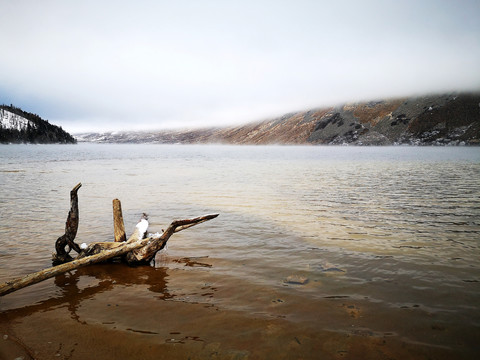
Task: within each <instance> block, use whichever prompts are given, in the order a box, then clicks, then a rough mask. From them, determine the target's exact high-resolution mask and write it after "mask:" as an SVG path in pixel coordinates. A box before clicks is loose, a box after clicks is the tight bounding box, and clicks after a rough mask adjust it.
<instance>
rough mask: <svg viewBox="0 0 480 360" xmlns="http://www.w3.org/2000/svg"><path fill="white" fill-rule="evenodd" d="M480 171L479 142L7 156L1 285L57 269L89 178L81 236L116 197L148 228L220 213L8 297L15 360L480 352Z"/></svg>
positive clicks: (97, 237)
mask: <svg viewBox="0 0 480 360" xmlns="http://www.w3.org/2000/svg"><path fill="white" fill-rule="evenodd" d="M479 175H480V148H412V147H387V148H373V147H372V148H349V147H280V146H278V147H274V146H272V147H261V146H259V147H235V146H160V145H156V146H150V145H87V144H80V145H76V146H55V145H52V146H24V145H19V146H17V145H9V146H2V147H0V185H1V187H0V201H1V203H0V281H2V282H3V281H6V280H8V279H10V278H12V277H16V276H19V275H24V274H27V273H29V272H33V271H37V270H39V269H42V268H45V267H48V266H50V259H51V253H52V252H53V250H54V242H55V240H56V238H57V237H58V236H59V235H61V234H62V233H63V230H64V226H65V219H66V215H67V213H68V208H69V191H70V189H71V188H72V187H73V186H74V185H75V184H76V183H78V182H82V183H83V187H82V188H81V189H80V191H79V202H80V227H79V232H78V234H77V242H79V243H80V242H87V243H88V242H92V241H107V240H111V239H112V236H113V235H112V234H113V225H112V210H111V206H112V205H111V201H112V199H114V198H119V199H120V200H121V201H122V208H123V211H124V219H125V223H126V228H127V229H131V230H133V228H134V226H135V224H136V222H137V221H138V219H139V217H140V215H141V214H142V213H143V212H146V213H148V214H149V216H150V229H149V231H151V232H156V231H159V230H160V229H162V228H165V227H166V226H167V225H168V224H169V223H170V222H171V220H173V219H179V218H190V217H194V216H198V215H203V214H207V213H219V214H220V216H219V217H218V218H217V219H214V220H212V221H209V222H207V223H205V224H201V225H199V226H197V227H194V228H192V229H188V230H185V231H182V232H181V233H178V234H175V235H174V236H173V237H172V238H171V239H170V241H169V246H168V249H167V250H166V251H162V252H161V253H159V254H157V258H156V263H155V266H154V267H148V266H147V267H136V268H130V267H127V266H124V265H122V264H107V265H96V266H90V267H87V268H84V269H80V270H77V271H74V272H71V273H68V274H65V275H62V276H58V277H56V278H55V279H50V280H46V281H44V282H43V283H40V284H37V285H34V286H31V287H29V288H26V289H23V290H20V291H18V292H16V293H12V294H9V295H6V296H4V297H2V298H0V311H1V313H0V336H2V338H0V359H3V358H5V359H15V358H16V357H21V356H23V357H24V358H25V359H28V358H35V359H52V358H59V359H90V358H103V359H176V358H178V359H188V358H190V359H405V358H412V359H429V358H434V359H450V358H456V359H474V358H476V357H477V355H478V352H479V351H480V345H479V344H480V342H479V341H480V311H479V305H480V262H479V259H480V257H479V255H480V250H479V246H480V236H479V235H480V181H479V180H478V179H479ZM127 231H128V230H127ZM289 280H290V281H289Z"/></svg>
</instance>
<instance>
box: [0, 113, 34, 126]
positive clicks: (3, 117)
mask: <svg viewBox="0 0 480 360" xmlns="http://www.w3.org/2000/svg"><path fill="white" fill-rule="evenodd" d="M28 125H30V127H31V128H32V129H36V128H37V125H36V124H35V123H34V122H32V121H30V120H28V119H25V118H24V117H23V116H20V115H17V114H14V113H12V112H10V111H8V110H4V109H0V127H2V128H4V129H12V130H18V131H20V130H26V129H27V128H28Z"/></svg>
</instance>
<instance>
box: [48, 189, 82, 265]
mask: <svg viewBox="0 0 480 360" xmlns="http://www.w3.org/2000/svg"><path fill="white" fill-rule="evenodd" d="M81 186H82V184H81V183H78V184H77V185H75V187H74V188H73V189H72V191H70V211H69V212H68V216H67V221H66V222H65V234H63V235H62V236H60V237H59V238H58V239H57V241H56V242H55V250H56V254H54V255H53V259H52V261H53V264H54V265H57V264H62V263H64V262H67V261H71V260H72V257H71V256H70V254H69V253H70V251H71V250H72V249H73V250H75V251H76V252H77V253H80V247H79V246H78V245H77V244H76V243H75V241H74V240H75V236H77V230H78V222H79V213H78V195H77V192H78V189H80V187H81ZM67 246H68V247H69V250H68V251H67V250H66V249H65V248H66V247H67Z"/></svg>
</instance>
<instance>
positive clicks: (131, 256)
mask: <svg viewBox="0 0 480 360" xmlns="http://www.w3.org/2000/svg"><path fill="white" fill-rule="evenodd" d="M217 216H218V214H212V215H205V216H201V217H197V218H195V219H187V220H176V221H174V222H172V223H171V224H170V226H169V227H168V228H167V230H165V231H164V232H163V234H162V235H161V236H160V238H159V240H152V241H150V242H148V243H147V244H146V245H145V246H143V247H141V248H138V249H135V250H133V251H130V252H129V253H127V254H126V255H125V261H126V262H127V263H128V264H130V265H133V264H139V263H149V262H150V261H151V260H152V259H153V258H154V257H155V254H156V253H157V252H158V251H160V250H162V249H163V248H164V247H165V245H166V244H167V241H166V240H165V241H163V240H162V239H167V240H168V239H169V238H170V236H172V235H173V234H174V233H176V232H179V231H181V230H185V229H188V228H189V227H192V226H195V225H198V224H201V223H202V222H205V221H208V220H211V219H214V218H216V217H217Z"/></svg>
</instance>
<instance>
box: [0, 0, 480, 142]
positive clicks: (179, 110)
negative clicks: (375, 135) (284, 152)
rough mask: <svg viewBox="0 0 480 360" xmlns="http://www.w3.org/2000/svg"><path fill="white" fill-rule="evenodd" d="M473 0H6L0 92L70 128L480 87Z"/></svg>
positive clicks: (171, 121)
mask: <svg viewBox="0 0 480 360" xmlns="http://www.w3.org/2000/svg"><path fill="white" fill-rule="evenodd" d="M479 19H480V1H479V0H402V1H398V0H362V1H357V0H351V1H349V0H336V1H331V0H329V1H323V0H317V1H313V0H311V1H308V0H292V1H287V0H274V1H269V0H254V1H251V0H241V1H235V0H232V1H229V0H212V1H208V0H206V1H202V0H196V1H195V0H192V1H186V0H176V1H172V0H168V1H162V0H157V1H153V0H135V1H133V0H132V1H122V0H115V1H110V0H104V1H90V0H82V1H73V0H72V1H67V0H42V1H38V0H15V1H13V0H12V1H8V0H0V103H4V104H13V105H15V106H17V107H20V108H22V109H23V110H26V111H29V112H33V113H36V114H38V115H40V116H41V117H42V118H44V119H48V120H49V121H50V122H51V123H53V124H56V125H60V126H62V127H63V128H64V129H65V130H67V131H69V132H71V133H79V132H84V131H108V130H111V131H120V130H123V131H132V130H152V129H164V128H169V129H171V128H192V127H206V126H229V125H233V124H243V123H247V122H252V121H259V120H264V119H268V118H272V117H275V116H281V115H283V114H285V113H288V112H293V111H301V110H308V109H311V108H318V107H323V106H329V105H337V104H341V103H344V102H352V101H362V100H367V101H368V100H376V99H380V98H392V97H402V96H410V95H424V94H431V93H443V92H451V91H480V21H479Z"/></svg>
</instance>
